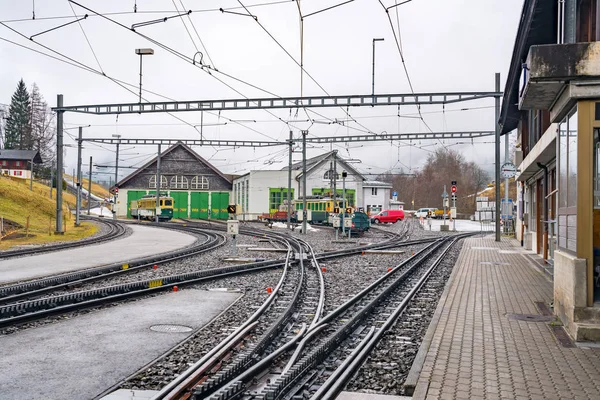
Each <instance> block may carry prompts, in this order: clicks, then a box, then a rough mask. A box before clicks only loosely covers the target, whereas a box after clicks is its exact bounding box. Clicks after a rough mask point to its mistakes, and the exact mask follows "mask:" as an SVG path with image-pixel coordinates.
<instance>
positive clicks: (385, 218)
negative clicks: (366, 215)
mask: <svg viewBox="0 0 600 400" xmlns="http://www.w3.org/2000/svg"><path fill="white" fill-rule="evenodd" d="M403 219H404V210H383V211H381V212H380V213H379V214H377V215H374V216H373V217H371V221H372V222H373V223H374V224H379V223H383V222H391V223H395V222H398V221H402V220H403Z"/></svg>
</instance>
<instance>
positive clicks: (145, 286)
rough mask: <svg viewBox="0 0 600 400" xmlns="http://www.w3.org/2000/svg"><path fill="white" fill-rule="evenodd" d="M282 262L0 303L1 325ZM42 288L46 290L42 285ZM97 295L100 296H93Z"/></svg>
mask: <svg viewBox="0 0 600 400" xmlns="http://www.w3.org/2000/svg"><path fill="white" fill-rule="evenodd" d="M261 233H262V232H261ZM281 240H283V239H281ZM412 243H414V242H411V244H412ZM403 245H404V243H403ZM377 246H379V245H378V244H374V245H369V246H364V247H360V248H356V249H346V250H341V251H337V252H329V253H325V254H321V255H318V256H316V257H315V258H316V259H330V258H336V257H340V256H348V255H352V254H356V253H360V252H361V251H363V250H364V249H368V248H377ZM183 257H185V256H180V257H179V258H183ZM281 265H283V262H282V261H281V260H272V261H263V262H258V263H250V264H244V265H240V266H232V267H222V268H216V269H210V270H204V271H198V272H193V273H186V274H181V275H174V276H167V277H163V278H158V279H153V280H146V281H140V282H134V283H128V284H123V285H116V286H111V287H106V288H100V289H95V290H92V291H88V292H78V293H72V294H66V295H62V296H56V297H51V298H46V299H42V300H33V301H29V302H21V303H13V304H8V305H5V306H1V307H0V327H1V326H7V325H12V324H14V323H22V322H28V321H31V320H34V319H38V318H42V317H44V316H49V315H54V314H58V313H61V312H66V311H72V310H76V309H79V308H86V307H91V306H95V305H97V304H102V303H103V301H101V300H102V299H104V300H105V302H108V301H114V300H119V299H122V298H129V297H135V296H140V295H144V294H147V293H148V292H153V291H159V290H164V289H168V288H171V287H173V286H175V285H187V284H193V283H197V282H200V281H203V280H206V279H216V278H219V277H224V276H229V275H236V274H239V273H248V272H255V271H259V270H263V269H267V268H277V267H280V266H281ZM59 278H60V277H59ZM93 278H94V277H92V279H93ZM64 285H65V284H63V285H62V286H64ZM42 291H47V290H45V289H43V290H42ZM132 291H133V292H132ZM36 294H40V291H36ZM97 298H100V299H99V300H94V299H97ZM1 300H3V299H0V301H1Z"/></svg>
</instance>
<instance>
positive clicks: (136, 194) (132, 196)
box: [127, 190, 146, 218]
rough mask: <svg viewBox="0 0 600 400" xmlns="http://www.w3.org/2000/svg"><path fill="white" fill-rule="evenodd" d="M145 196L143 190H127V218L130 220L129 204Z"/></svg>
mask: <svg viewBox="0 0 600 400" xmlns="http://www.w3.org/2000/svg"><path fill="white" fill-rule="evenodd" d="M145 195H146V191H145V190H128V191H127V218H131V202H132V201H134V200H139V199H141V198H142V196H145Z"/></svg>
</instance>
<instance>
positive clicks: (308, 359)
mask: <svg viewBox="0 0 600 400" xmlns="http://www.w3.org/2000/svg"><path fill="white" fill-rule="evenodd" d="M468 235H470V234H466V235H456V236H458V237H466V236H468ZM456 236H455V237H456ZM453 238H454V237H446V238H443V240H442V241H441V242H440V243H437V246H433V247H432V248H431V251H430V252H429V253H428V255H425V256H424V257H422V258H421V259H420V260H419V261H418V262H417V263H415V264H414V265H413V266H412V267H410V268H409V269H408V270H406V271H404V272H403V273H402V274H401V275H400V276H399V277H397V278H396V279H395V280H394V281H393V282H392V283H391V284H389V285H388V286H387V287H386V288H385V289H384V290H383V291H382V292H380V293H379V294H378V295H377V296H376V297H375V298H374V299H372V300H371V301H370V302H369V303H368V304H367V305H366V306H365V307H363V308H362V309H361V310H360V311H359V312H357V313H356V314H355V315H354V316H353V317H352V318H351V319H350V320H348V322H346V323H345V324H344V325H343V326H341V327H340V328H339V329H337V330H336V331H335V333H333V334H332V335H330V336H329V337H328V338H327V339H326V340H325V341H324V342H323V343H322V344H321V345H319V346H317V347H316V348H313V349H312V351H311V352H310V353H309V354H307V355H305V356H304V357H302V359H301V360H300V361H299V362H298V363H297V364H296V365H294V366H293V367H292V368H291V369H290V370H289V371H288V372H287V373H286V374H282V375H281V376H280V377H279V378H277V379H276V381H275V383H274V384H271V385H270V386H269V387H267V389H266V390H265V392H264V396H265V398H268V399H273V400H275V399H281V398H289V397H290V396H287V395H285V396H284V393H287V392H288V391H289V390H291V389H292V386H294V385H295V382H296V381H297V380H298V379H299V378H301V377H302V376H303V375H304V374H305V373H306V371H307V370H309V369H310V368H314V367H315V366H316V365H318V364H319V363H321V362H323V361H324V360H325V359H326V358H327V357H328V356H329V354H330V353H331V352H332V351H333V350H335V349H336V348H338V346H339V345H340V344H341V343H342V342H343V341H344V340H345V339H346V338H347V337H348V336H349V335H350V334H351V333H352V332H353V331H354V329H355V327H356V326H357V325H358V324H359V323H361V321H363V320H364V318H366V317H367V315H368V314H369V313H371V312H372V310H373V309H375V307H377V306H378V305H379V304H380V303H381V302H382V301H383V300H384V299H385V298H387V297H388V296H389V295H391V294H392V293H393V292H394V291H395V290H396V289H397V288H398V286H399V285H400V284H401V283H402V282H404V281H405V280H406V279H407V278H408V277H409V276H410V275H411V274H412V273H413V272H414V271H415V270H416V269H417V267H418V266H420V264H421V263H422V262H424V261H425V260H426V259H427V258H429V257H430V256H431V255H433V253H434V252H436V251H437V250H438V249H439V248H440V247H441V246H442V245H443V243H445V242H446V241H448V240H450V239H453ZM227 398H229V397H227V396H223V397H222V399H227ZM231 398H233V397H231Z"/></svg>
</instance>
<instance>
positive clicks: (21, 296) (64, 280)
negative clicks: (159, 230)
mask: <svg viewBox="0 0 600 400" xmlns="http://www.w3.org/2000/svg"><path fill="white" fill-rule="evenodd" d="M177 229H178V230H180V231H184V232H187V233H191V234H195V235H198V236H200V237H203V238H204V240H198V241H196V243H194V245H192V246H190V247H186V248H183V249H179V250H175V251H171V252H168V253H163V254H158V255H154V256H150V257H143V258H140V259H137V260H134V261H130V262H119V263H113V264H109V265H103V266H100V267H94V268H88V269H85V270H80V271H76V272H70V273H66V274H60V275H55V276H50V277H45V278H40V279H34V280H30V281H26V282H21V283H15V284H9V285H4V286H0V304H6V303H11V302H16V301H24V300H26V299H31V298H34V297H37V296H40V295H43V294H45V293H48V292H51V291H55V290H59V289H64V288H68V287H76V286H78V285H81V284H84V283H89V282H93V281H97V280H101V279H106V278H109V277H114V276H117V275H123V274H128V273H132V272H135V271H139V270H141V269H145V268H151V267H153V266H154V265H155V264H156V263H164V262H169V261H176V260H180V259H182V258H185V257H191V256H194V255H197V254H201V253H204V252H207V251H210V250H213V249H215V248H217V247H220V246H222V245H224V244H225V242H226V238H225V235H223V234H220V233H215V232H211V231H207V230H201V229H195V228H187V227H178V228H177Z"/></svg>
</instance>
